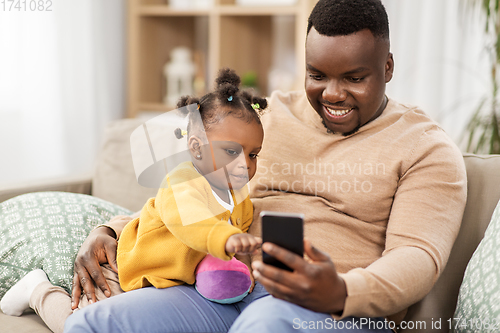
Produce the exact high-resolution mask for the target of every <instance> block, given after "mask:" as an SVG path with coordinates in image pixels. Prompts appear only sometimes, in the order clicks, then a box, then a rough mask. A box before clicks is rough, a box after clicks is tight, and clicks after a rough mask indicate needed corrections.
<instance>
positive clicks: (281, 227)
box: [260, 211, 304, 271]
mask: <svg viewBox="0 0 500 333" xmlns="http://www.w3.org/2000/svg"><path fill="white" fill-rule="evenodd" d="M260 217H261V220H262V242H263V243H265V242H270V243H274V244H276V245H278V246H281V247H283V248H285V249H287V250H289V251H291V252H293V253H295V254H297V255H299V256H301V257H302V256H303V255H304V240H303V238H304V231H303V224H304V215H303V214H294V213H281V212H269V211H263V212H261V213H260ZM262 261H263V262H264V263H266V264H268V265H273V266H275V267H278V268H281V269H285V270H288V271H292V269H291V268H290V267H288V266H287V265H285V264H284V263H282V262H281V261H279V260H278V259H276V258H274V257H271V256H270V255H268V254H267V253H266V252H264V251H262Z"/></svg>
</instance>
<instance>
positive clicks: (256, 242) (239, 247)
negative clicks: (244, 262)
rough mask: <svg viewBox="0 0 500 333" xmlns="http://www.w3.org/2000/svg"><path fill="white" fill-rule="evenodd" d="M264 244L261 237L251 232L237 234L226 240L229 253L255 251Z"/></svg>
mask: <svg viewBox="0 0 500 333" xmlns="http://www.w3.org/2000/svg"><path fill="white" fill-rule="evenodd" d="M261 244H262V239H261V238H260V237H254V236H252V235H250V234H235V235H232V236H230V237H229V238H228V239H227V242H226V252H228V253H241V254H246V253H255V252H256V251H257V249H258V248H259V247H260V245H261Z"/></svg>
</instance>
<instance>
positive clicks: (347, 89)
mask: <svg viewBox="0 0 500 333" xmlns="http://www.w3.org/2000/svg"><path fill="white" fill-rule="evenodd" d="M393 67H394V62H393V59H392V54H391V53H390V52H389V42H388V41H385V40H383V39H380V38H375V37H374V36H373V35H372V33H371V32H370V31H369V30H361V31H359V32H357V33H354V34H351V35H347V36H334V37H330V36H325V35H321V34H319V33H318V32H317V31H316V30H315V29H314V27H313V28H311V30H310V31H309V34H308V36H307V41H306V80H305V90H306V94H307V98H308V99H309V103H311V105H312V107H313V108H314V109H315V110H316V112H318V114H319V115H320V116H321V118H323V121H324V123H325V125H326V127H327V128H328V129H330V130H331V131H332V132H334V133H342V134H344V135H348V134H351V133H354V132H355V131H357V130H358V129H359V128H360V127H361V126H363V125H365V124H366V123H368V122H369V121H371V120H373V119H375V118H377V117H378V116H379V115H380V114H381V113H382V111H383V110H384V108H385V104H386V101H385V84H386V83H387V82H389V81H390V80H391V78H392V71H393Z"/></svg>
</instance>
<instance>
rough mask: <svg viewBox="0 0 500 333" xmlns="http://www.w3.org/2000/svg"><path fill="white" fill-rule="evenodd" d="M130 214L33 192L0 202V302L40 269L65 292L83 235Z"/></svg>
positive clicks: (86, 199) (81, 198)
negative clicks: (26, 276)
mask: <svg viewBox="0 0 500 333" xmlns="http://www.w3.org/2000/svg"><path fill="white" fill-rule="evenodd" d="M131 213H132V212H131V211H129V210H127V209H124V208H122V207H120V206H116V205H114V204H111V203H109V202H107V201H104V200H101V199H98V198H96V197H92V196H89V195H84V194H75V193H64V192H38V193H29V194H24V195H21V196H18V197H15V198H12V199H10V200H7V201H4V202H2V203H0V239H1V243H0V298H2V297H3V295H4V294H5V293H6V292H7V290H9V289H10V288H11V287H12V286H13V285H14V284H15V283H16V282H17V281H18V280H19V279H20V278H22V277H23V276H24V275H26V273H28V272H30V271H32V270H34V269H37V268H41V269H43V270H44V271H45V273H47V276H48V277H49V280H50V281H51V282H52V283H53V284H55V285H58V286H61V287H63V288H65V289H66V290H67V291H68V292H69V291H70V289H71V283H72V280H73V261H74V258H75V256H76V253H77V252H78V249H79V248H80V245H81V244H82V243H83V241H84V240H85V238H86V237H87V235H88V233H89V232H90V231H91V230H92V228H94V227H95V226H97V225H99V224H103V223H105V222H107V221H109V219H110V218H111V217H113V216H115V215H129V214H131Z"/></svg>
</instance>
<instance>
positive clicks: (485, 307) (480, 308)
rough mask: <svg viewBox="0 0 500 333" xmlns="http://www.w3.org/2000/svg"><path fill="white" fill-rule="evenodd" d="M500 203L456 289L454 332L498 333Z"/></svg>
mask: <svg viewBox="0 0 500 333" xmlns="http://www.w3.org/2000/svg"><path fill="white" fill-rule="evenodd" d="M499 267H500V202H499V203H498V205H497V207H496V209H495V212H494V213H493V216H492V218H491V222H490V224H489V226H488V228H487V229H486V232H485V233H484V238H483V240H482V241H481V243H479V246H478V247H477V249H476V251H475V252H474V254H473V255H472V258H471V260H470V261H469V264H468V265H467V269H466V270H465V274H464V279H463V281H462V285H461V286H460V293H459V296H458V303H457V308H456V310H455V315H454V316H453V317H454V318H456V320H455V321H454V323H453V326H454V327H453V328H454V329H455V332H469V331H480V332H484V331H488V330H491V331H496V332H498V331H499V330H500V269H499Z"/></svg>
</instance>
